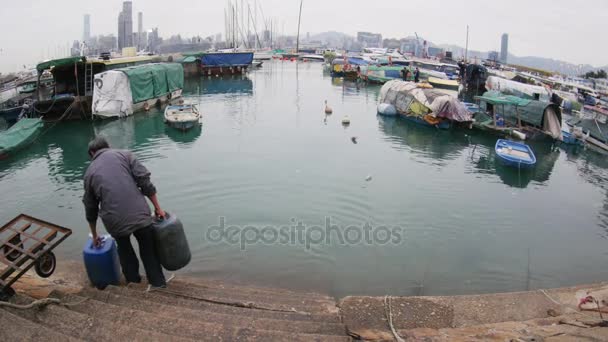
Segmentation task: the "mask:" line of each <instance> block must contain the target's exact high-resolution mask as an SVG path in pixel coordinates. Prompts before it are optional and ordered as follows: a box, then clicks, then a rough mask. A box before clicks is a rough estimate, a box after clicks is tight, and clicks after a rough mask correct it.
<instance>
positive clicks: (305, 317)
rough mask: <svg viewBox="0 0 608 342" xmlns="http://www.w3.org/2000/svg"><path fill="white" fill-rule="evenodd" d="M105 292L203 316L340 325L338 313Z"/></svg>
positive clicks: (138, 291) (127, 290)
mask: <svg viewBox="0 0 608 342" xmlns="http://www.w3.org/2000/svg"><path fill="white" fill-rule="evenodd" d="M104 292H109V293H112V294H116V295H121V296H125V297H130V298H133V299H137V300H146V301H150V302H155V303H158V304H164V305H172V306H177V307H183V308H189V309H193V310H199V311H202V312H203V314H206V313H208V312H213V313H221V314H229V315H237V316H249V315H252V314H254V312H255V317H258V318H268V319H279V320H289V321H311V322H329V323H339V322H340V316H339V315H338V314H336V313H311V314H302V313H296V312H278V311H267V310H256V309H243V308H238V307H234V306H229V305H220V304H213V303H209V302H205V301H201V300H197V299H191V298H185V297H178V296H174V295H171V294H167V293H161V292H157V291H153V292H144V291H143V290H142V289H141V288H139V289H134V288H126V287H116V286H108V287H107V288H106V289H105V290H104Z"/></svg>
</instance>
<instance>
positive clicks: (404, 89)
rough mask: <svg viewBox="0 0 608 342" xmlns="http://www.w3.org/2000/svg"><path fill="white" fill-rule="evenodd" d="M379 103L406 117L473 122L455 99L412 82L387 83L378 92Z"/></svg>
mask: <svg viewBox="0 0 608 342" xmlns="http://www.w3.org/2000/svg"><path fill="white" fill-rule="evenodd" d="M380 103H388V104H392V105H393V106H395V108H396V109H397V111H398V112H400V113H404V114H407V115H419V116H420V115H425V114H431V115H433V116H435V117H440V118H446V119H449V120H453V121H459V122H467V121H472V120H473V118H472V116H471V113H470V112H469V111H468V110H467V109H466V107H465V106H464V105H463V104H462V103H461V102H460V101H458V99H457V98H455V97H453V96H450V95H448V94H446V93H444V92H441V91H439V90H436V89H424V88H418V85H417V84H416V83H413V82H404V81H400V80H392V81H389V82H387V83H386V84H385V85H384V86H383V87H382V89H381V90H380Z"/></svg>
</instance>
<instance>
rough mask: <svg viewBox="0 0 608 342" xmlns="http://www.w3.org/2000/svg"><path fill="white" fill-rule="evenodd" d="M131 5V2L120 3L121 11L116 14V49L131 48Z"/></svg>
mask: <svg viewBox="0 0 608 342" xmlns="http://www.w3.org/2000/svg"><path fill="white" fill-rule="evenodd" d="M132 5H133V4H132V3H131V1H125V2H123V3H122V11H121V12H120V14H118V49H119V50H121V49H122V48H125V47H130V46H133V6H132Z"/></svg>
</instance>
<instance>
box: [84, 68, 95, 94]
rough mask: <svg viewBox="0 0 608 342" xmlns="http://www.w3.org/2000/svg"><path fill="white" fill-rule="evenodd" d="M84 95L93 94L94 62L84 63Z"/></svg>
mask: <svg viewBox="0 0 608 342" xmlns="http://www.w3.org/2000/svg"><path fill="white" fill-rule="evenodd" d="M84 95H85V96H93V64H92V63H86V62H85V63H84Z"/></svg>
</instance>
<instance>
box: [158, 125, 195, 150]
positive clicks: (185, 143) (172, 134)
mask: <svg viewBox="0 0 608 342" xmlns="http://www.w3.org/2000/svg"><path fill="white" fill-rule="evenodd" d="M202 132H203V126H202V125H196V126H194V127H193V128H192V129H189V130H187V131H185V132H183V131H180V130H177V129H175V128H172V127H169V126H166V127H165V134H166V135H167V136H168V137H169V139H171V140H173V141H174V142H175V143H177V145H178V146H179V147H183V148H187V147H190V146H192V145H193V144H194V142H195V141H196V140H197V139H198V138H199V137H200V136H201V133H202Z"/></svg>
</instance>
